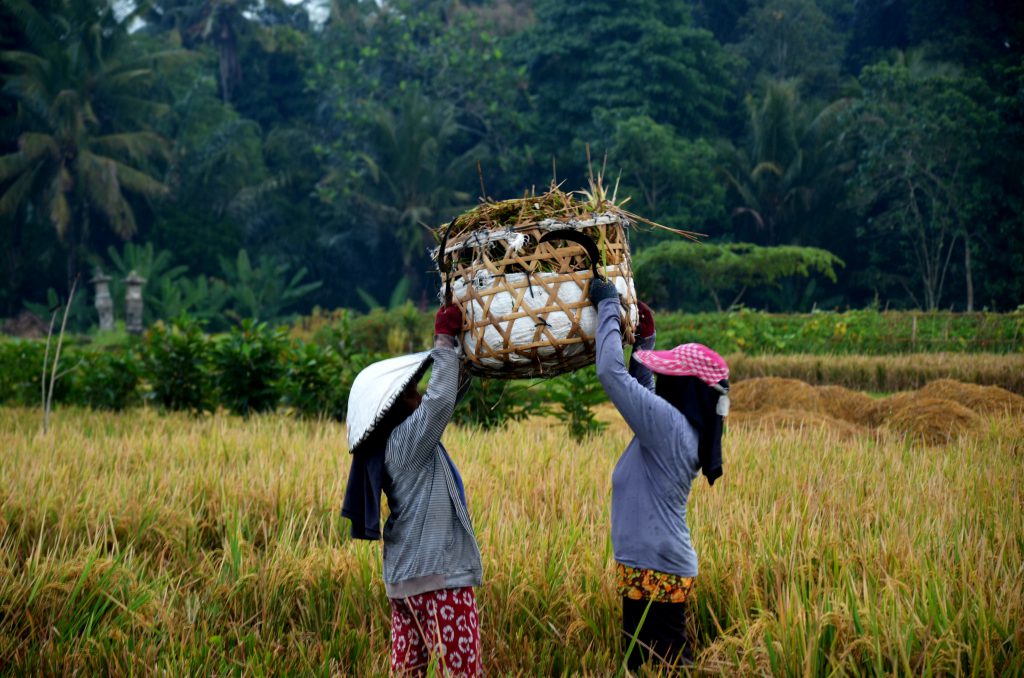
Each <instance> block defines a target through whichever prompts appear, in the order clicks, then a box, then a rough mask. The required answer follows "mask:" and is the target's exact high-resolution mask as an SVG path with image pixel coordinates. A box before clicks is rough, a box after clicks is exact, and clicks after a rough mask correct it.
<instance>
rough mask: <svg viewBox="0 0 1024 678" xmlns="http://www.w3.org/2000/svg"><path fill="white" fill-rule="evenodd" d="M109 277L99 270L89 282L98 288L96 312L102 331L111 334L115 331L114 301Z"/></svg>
mask: <svg viewBox="0 0 1024 678" xmlns="http://www.w3.org/2000/svg"><path fill="white" fill-rule="evenodd" d="M111 280H112V278H111V277H110V276H109V275H104V274H103V271H102V270H100V269H99V268H97V269H96V275H94V276H93V277H92V280H90V281H89V282H90V283H92V284H93V285H95V286H96V301H95V304H96V311H97V313H99V315H100V331H102V332H109V331H111V330H112V329H114V300H113V298H111V296H110V281H111Z"/></svg>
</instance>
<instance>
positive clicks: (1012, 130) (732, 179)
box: [0, 0, 1024, 330]
mask: <svg viewBox="0 0 1024 678" xmlns="http://www.w3.org/2000/svg"><path fill="white" fill-rule="evenodd" d="M0 80H2V87H0V121H2V122H0V243H2V246H0V257H2V264H0V267H2V276H0V317H11V316H14V315H16V314H17V313H18V312H19V311H21V310H22V309H24V308H25V307H26V306H29V307H30V308H34V309H35V310H37V311H39V312H43V311H45V310H47V309H48V308H49V307H51V306H52V305H53V304H54V303H55V301H56V300H58V299H61V298H64V297H66V295H67V292H68V289H69V287H70V281H71V280H73V279H74V278H75V277H76V276H80V280H82V282H84V281H85V280H88V278H89V277H90V276H91V274H92V270H93V268H94V267H95V266H101V267H102V268H103V269H104V270H105V271H107V272H108V273H113V274H114V276H115V285H116V284H117V281H119V280H120V278H121V277H123V274H124V273H127V271H128V270H131V269H135V270H138V271H139V272H140V273H141V274H142V275H143V277H146V278H147V280H148V282H147V285H146V300H147V309H148V310H147V313H148V320H149V321H153V320H156V319H159V318H164V319H167V318H173V317H176V316H178V315H179V314H181V313H188V314H190V315H192V316H195V317H198V318H200V319H204V318H205V319H206V320H207V321H208V323H209V324H208V328H210V329H227V328H228V327H232V326H238V325H239V323H240V321H241V320H242V319H243V318H251V319H256V320H264V321H275V320H279V319H282V318H285V317H287V316H289V315H291V314H293V313H306V312H308V311H309V310H310V309H312V308H313V307H315V306H319V307H321V308H342V307H348V308H360V309H367V308H370V307H374V306H377V305H380V306H385V307H387V306H397V305H400V304H401V303H402V302H403V301H405V300H411V301H413V302H414V303H415V304H416V305H419V306H421V307H424V306H429V305H432V304H433V300H434V296H435V290H436V281H435V279H434V276H433V274H432V271H431V263H430V260H429V257H428V256H427V249H428V246H429V245H430V244H431V238H430V235H429V233H428V231H427V230H426V229H425V228H424V225H429V226H436V225H438V224H440V223H443V222H445V221H447V220H449V219H450V218H451V217H452V215H453V214H456V213H458V212H460V211H462V210H464V209H466V208H468V207H470V206H472V205H473V204H475V202H476V201H477V200H478V199H479V197H480V196H481V195H486V196H488V197H493V198H499V199H500V198H508V197H516V196H519V195H521V194H522V193H523V192H524V191H527V190H531V189H532V188H534V187H536V188H537V189H543V188H545V187H546V186H547V185H548V184H549V183H550V182H551V180H552V178H555V179H556V180H558V181H564V182H565V188H567V189H574V188H578V187H581V186H583V185H585V180H586V176H587V150H588V148H589V152H590V156H591V157H592V158H593V164H594V166H595V168H596V169H600V168H602V167H603V168H604V175H605V178H606V183H608V184H614V183H616V182H617V183H618V195H619V197H620V198H622V197H624V196H629V197H630V198H631V203H630V205H631V209H632V210H633V211H635V212H637V213H638V214H642V215H644V216H645V217H648V218H650V219H653V220H655V221H658V222H660V223H664V224H667V225H670V226H674V227H678V228H685V229H690V230H695V231H699V232H702V233H706V234H708V235H709V236H710V238H709V242H710V243H713V244H715V245H716V247H718V248H719V249H716V250H713V251H712V250H708V251H711V252H713V253H714V254H715V257H718V256H719V254H721V257H722V258H723V259H722V261H723V262H724V258H725V257H732V258H733V259H735V260H736V261H733V262H732V263H729V262H724V263H722V262H719V261H718V259H716V260H715V261H712V262H710V264H709V263H708V262H709V255H707V254H706V253H704V254H694V252H693V251H692V247H693V246H689V247H690V250H687V247H684V246H682V245H681V244H678V245H674V246H673V248H658V249H657V251H658V252H659V255H658V256H657V257H654V256H650V257H648V260H644V259H643V258H642V257H641V262H644V265H645V266H646V267H647V268H648V273H646V274H645V273H644V271H643V270H641V271H640V283H641V294H643V295H647V296H648V297H649V298H651V299H656V300H657V303H658V307H659V308H665V309H670V308H674V309H683V310H686V311H691V312H692V311H702V310H708V311H710V310H715V309H716V308H728V307H730V306H734V305H736V304H745V305H747V306H750V307H755V308H764V309H768V310H773V311H806V310H811V309H812V308H815V307H818V308H823V307H824V308H835V307H855V308H861V307H865V306H868V305H872V304H873V305H875V306H876V307H878V308H883V307H885V308H893V309H895V308H920V309H926V310H934V309H954V310H958V311H962V310H981V309H989V310H996V311H1006V310H1013V309H1014V308H1016V307H1017V306H1018V305H1019V304H1020V303H1021V299H1022V298H1024V294H1022V292H1024V290H1022V286H1024V229H1022V228H1021V225H1022V224H1021V217H1020V214H1021V207H1022V205H1021V203H1022V198H1024V190H1022V180H1024V179H1022V178H1024V153H1022V152H1021V151H1022V144H1021V142H1022V140H1024V5H1022V4H1020V3H1017V2H1011V1H1009V0H1006V1H1002V0H992V1H989V2H971V3H965V2H957V1H954V0H928V1H925V0H868V1H864V2H853V1H852V0H846V1H844V0H715V1H714V2H710V1H704V0H692V1H689V2H680V1H678V0H673V1H668V0H636V1H634V2H629V3H623V2H612V1H611V0H579V1H577V2H563V1H560V0H463V1H461V2H453V1H450V0H415V1H413V0H407V1H397V2H374V1H372V0H332V1H329V2H299V3H296V4H289V3H285V2H282V0H152V1H151V2H131V1H128V0H125V1H124V2H115V3H109V2H107V1H106V0H33V1H32V2H29V1H28V0H0ZM666 238H668V239H671V240H672V241H673V242H674V241H676V240H677V239H676V238H675V237H674V236H669V235H665V234H661V233H659V232H651V231H640V232H637V233H635V234H634V239H633V246H634V249H635V251H636V252H637V253H638V256H639V253H643V252H645V251H649V252H653V251H656V250H655V248H654V246H655V245H658V244H664V242H665V240H666ZM739 243H746V244H748V245H749V246H757V247H760V248H777V247H783V246H785V247H788V248H791V249H789V250H785V252H789V253H790V254H787V255H786V256H787V257H790V258H792V257H797V258H799V257H803V259H802V262H803V263H802V264H800V265H790V264H792V261H791V259H787V261H790V264H787V265H782V264H779V265H778V266H774V267H772V268H771V270H772V271H774V272H773V273H771V274H769V275H767V277H765V267H764V265H762V264H760V263H757V264H755V265H750V264H749V262H750V261H752V257H753V254H751V250H749V249H747V248H748V245H742V246H739V245H738V244H739ZM734 245H735V247H734ZM808 248H814V249H808ZM772 251H773V252H774V251H776V250H774V249H773V250H772ZM702 252H704V251H702ZM698 260H699V261H698ZM744 261H746V262H748V264H747V265H746V266H745V267H744V266H743V265H742V262H744ZM780 261H781V260H780ZM701 262H703V263H701ZM783 263H784V262H783ZM698 264H700V265H698ZM719 264H721V265H719ZM716 266H717V268H716ZM755 273H761V275H762V277H761V278H758V276H757V275H754V274H755ZM645 276H646V277H645ZM769 283H771V284H769ZM119 292H120V290H119V289H117V288H116V287H115V290H114V298H115V301H116V302H117V303H120V300H121V295H120V294H119ZM79 302H80V303H79V305H78V308H77V310H76V312H75V313H74V314H73V315H72V320H71V328H72V329H78V330H82V329H87V328H88V327H89V326H90V325H91V324H93V323H94V322H95V321H94V320H93V318H94V317H95V316H94V313H93V312H92V310H91V298H90V296H89V295H88V294H82V295H80V297H79ZM33 304H34V305H35V306H33ZM44 315H45V314H44Z"/></svg>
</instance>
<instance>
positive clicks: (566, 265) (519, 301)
mask: <svg viewBox="0 0 1024 678" xmlns="http://www.w3.org/2000/svg"><path fill="white" fill-rule="evenodd" d="M524 200H527V199H524ZM516 202H521V201H505V203H498V204H497V205H498V206H499V207H500V206H502V205H508V206H509V207H511V206H512V205H511V203H516ZM532 207H534V208H539V207H540V206H539V205H538V204H533V205H532ZM574 211H575V210H574ZM520 216H521V215H520ZM458 222H459V219H456V221H453V222H452V224H451V225H450V226H448V227H442V229H439V233H440V234H441V235H440V240H441V246H440V247H439V248H438V251H437V253H436V261H437V264H438V270H439V271H440V273H441V291H440V294H441V296H442V298H443V299H444V298H446V297H450V301H451V302H452V303H455V304H457V305H458V306H459V307H460V309H461V310H462V316H463V333H462V336H461V339H462V344H463V347H464V349H465V352H466V359H467V364H468V367H469V369H470V371H471V372H473V373H475V374H478V375H480V376H485V377H491V378H505V379H518V378H530V377H551V376H555V375H558V374H562V373H564V372H570V371H572V370H575V369H578V368H580V367H584V366H586V365H589V364H591V363H593V362H594V357H595V350H594V349H595V347H594V331H595V329H596V324H597V314H596V312H595V310H594V308H593V306H592V305H591V303H590V298H589V292H590V281H591V280H593V279H594V275H595V273H600V274H601V275H603V276H605V277H607V278H609V279H610V280H612V281H613V282H614V283H615V286H616V287H617V288H618V290H619V295H620V297H621V299H622V302H623V306H622V328H623V339H624V342H632V341H633V330H634V328H635V326H636V323H637V306H636V291H635V289H634V286H633V276H632V270H631V268H630V259H629V241H628V239H627V233H626V229H627V228H628V227H629V226H630V221H629V219H628V218H627V217H626V216H625V215H624V214H621V213H619V212H618V211H616V210H614V209H613V210H609V211H605V212H599V213H596V214H595V213H583V214H580V213H578V212H577V213H574V214H564V215H558V214H556V215H555V216H550V217H547V218H540V219H538V218H536V215H534V216H533V217H532V218H526V219H523V218H519V219H512V220H508V221H507V222H506V223H505V224H500V223H494V222H491V223H486V224H483V225H481V224H479V223H477V224H472V225H473V226H474V227H473V228H470V229H466V228H464V229H463V230H462V231H461V232H458V233H455V232H453V231H452V227H453V226H456V225H457V224H458ZM545 236H547V238H545ZM580 236H584V237H580ZM581 243H582V244H581ZM585 245H586V246H585ZM587 250H590V251H589V253H588V251H587ZM595 259H597V260H596V261H595Z"/></svg>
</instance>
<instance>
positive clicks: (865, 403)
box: [815, 386, 875, 426]
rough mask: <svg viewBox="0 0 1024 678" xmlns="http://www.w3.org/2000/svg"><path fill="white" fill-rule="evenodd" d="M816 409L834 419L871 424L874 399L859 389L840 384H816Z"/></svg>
mask: <svg viewBox="0 0 1024 678" xmlns="http://www.w3.org/2000/svg"><path fill="white" fill-rule="evenodd" d="M815 390H816V391H817V393H818V409H819V410H820V411H821V412H823V413H825V414H827V415H829V416H831V417H835V418H836V419H842V420H843V421H848V422H852V423H855V424H860V425H865V426H867V425H871V417H872V413H873V412H874V410H875V401H874V400H872V399H871V397H870V396H868V395H866V394H864V393H861V392H860V391H851V390H850V389H848V388H843V387H842V386H818V387H817V388H815Z"/></svg>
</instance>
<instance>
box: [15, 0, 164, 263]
mask: <svg viewBox="0 0 1024 678" xmlns="http://www.w3.org/2000/svg"><path fill="white" fill-rule="evenodd" d="M0 2H2V4H3V7H4V8H5V9H6V10H7V11H9V12H10V13H11V14H12V15H14V16H15V17H16V18H17V20H18V22H19V24H20V25H21V29H22V31H23V34H24V39H25V44H26V45H27V47H26V48H25V49H22V50H12V51H6V52H3V53H0V60H2V61H3V62H5V63H6V64H8V65H9V66H10V68H11V70H12V71H13V74H12V75H10V76H9V77H8V78H7V79H6V82H5V83H4V85H3V90H2V91H3V94H4V95H6V96H7V97H9V98H10V99H11V100H13V101H14V102H15V104H16V110H17V113H16V116H17V123H16V124H17V130H18V132H17V150H15V151H14V152H11V153H8V154H6V155H3V156H0V215H4V216H7V217H12V216H13V217H14V220H15V221H16V222H18V223H19V224H22V223H24V220H26V219H27V217H28V216H29V215H31V214H38V215H45V217H46V218H48V219H49V221H50V222H51V223H52V225H53V227H54V229H55V232H56V235H57V238H58V239H59V240H60V241H61V242H62V243H64V244H65V245H66V246H67V248H68V270H67V272H68V279H69V281H70V279H71V278H72V277H74V275H75V274H76V272H77V268H78V258H79V250H80V248H81V247H82V246H83V245H84V244H85V243H86V241H87V238H88V237H89V232H90V228H91V224H92V222H93V220H94V218H95V217H97V216H98V217H100V218H101V219H102V221H104V222H105V223H106V225H107V226H108V227H109V228H110V229H111V230H112V231H113V232H114V233H116V234H117V235H118V236H120V237H121V238H124V239H128V238H130V237H131V236H132V234H133V233H135V231H136V220H135V213H134V210H133V208H132V204H131V202H130V201H129V198H130V197H131V196H133V195H134V196H139V197H142V198H154V197H159V196H162V195H164V194H166V192H167V188H166V186H164V184H163V183H162V182H161V181H160V180H159V179H157V178H156V177H154V176H153V172H154V171H155V169H156V166H155V165H154V162H157V163H159V162H161V161H166V160H167V159H168V158H169V155H170V154H169V147H168V143H167V142H166V140H164V139H163V138H162V137H160V136H159V135H157V134H156V133H155V132H153V131H151V130H150V129H149V125H150V124H151V123H152V121H154V120H156V119H159V117H160V116H162V115H164V114H165V113H166V112H167V110H168V108H167V107H166V106H164V105H162V104H160V103H157V102H155V101H153V100H151V99H149V98H148V93H149V92H148V90H149V89H150V85H151V83H152V81H153V76H154V68H155V66H156V65H157V64H158V63H160V62H163V61H167V60H168V59H171V58H176V57H177V56H179V55H180V54H181V52H180V51H178V50H170V51H167V52H158V53H150V54H141V55H137V54H134V53H133V52H132V51H131V48H130V44H129V36H128V32H127V25H128V24H129V23H130V22H131V20H132V19H133V16H132V15H129V16H126V17H122V18H121V19H118V18H117V16H116V15H115V13H114V11H113V9H112V7H111V6H110V5H109V4H108V3H106V2H103V1H102V0H55V2H54V3H53V4H52V6H51V7H50V11H49V12H47V13H45V14H44V13H43V12H42V11H40V10H38V9H36V8H35V7H34V6H33V4H32V3H29V2H25V1H24V0H0ZM20 227H21V226H19V228H20Z"/></svg>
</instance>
